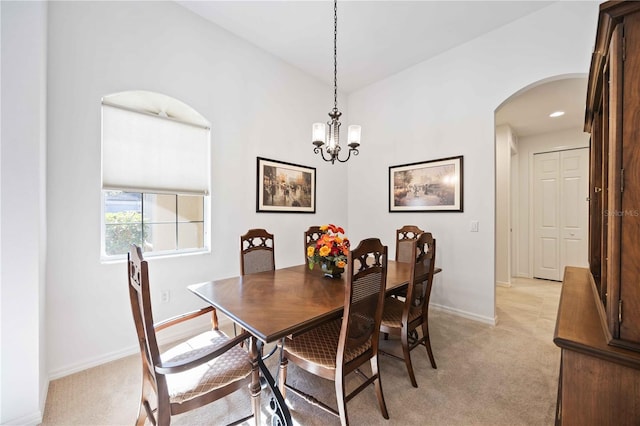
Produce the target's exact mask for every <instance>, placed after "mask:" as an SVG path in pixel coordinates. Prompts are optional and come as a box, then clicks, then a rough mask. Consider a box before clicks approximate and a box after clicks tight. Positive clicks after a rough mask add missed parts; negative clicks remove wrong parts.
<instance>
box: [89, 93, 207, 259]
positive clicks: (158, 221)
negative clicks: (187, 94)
mask: <svg viewBox="0 0 640 426" xmlns="http://www.w3.org/2000/svg"><path fill="white" fill-rule="evenodd" d="M209 158H210V126H209V123H208V122H207V120H206V119H205V118H204V117H202V115H200V114H199V113H198V112H197V111H195V110H194V109H193V108H191V107H189V106H188V105H186V104H184V103H182V102H180V101H178V100H176V99H174V98H171V97H169V96H166V95H163V94H160V93H154V92H146V91H128V92H121V93H116V94H112V95H108V96H105V97H103V98H102V195H103V196H102V200H103V203H102V206H103V215H102V256H103V258H113V257H114V256H115V257H120V256H122V255H124V254H126V253H127V251H128V250H129V245H130V244H137V245H139V246H140V247H142V249H143V250H144V251H145V252H146V253H150V254H154V253H157V254H171V253H183V252H188V251H204V250H206V249H207V246H208V238H207V224H208V221H207V220H206V218H207V216H208V214H207V210H208V201H209V200H208V199H209V197H208V195H209V185H210V175H211V174H210V160H209Z"/></svg>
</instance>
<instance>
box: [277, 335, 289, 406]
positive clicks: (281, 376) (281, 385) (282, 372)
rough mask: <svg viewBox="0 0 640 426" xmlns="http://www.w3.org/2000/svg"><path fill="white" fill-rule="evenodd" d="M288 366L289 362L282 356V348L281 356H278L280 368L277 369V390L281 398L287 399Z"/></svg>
mask: <svg viewBox="0 0 640 426" xmlns="http://www.w3.org/2000/svg"><path fill="white" fill-rule="evenodd" d="M283 344H284V343H283ZM288 365H289V360H288V359H287V358H286V357H285V355H284V348H283V349H282V354H281V355H280V367H279V368H278V389H280V393H281V394H282V398H283V399H284V398H286V397H287V387H286V386H285V385H286V384H287V366H288Z"/></svg>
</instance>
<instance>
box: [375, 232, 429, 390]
mask: <svg viewBox="0 0 640 426" xmlns="http://www.w3.org/2000/svg"><path fill="white" fill-rule="evenodd" d="M411 257H412V258H413V259H414V261H413V262H412V266H411V273H410V278H409V285H408V287H407V293H406V297H405V299H404V300H399V299H397V298H395V297H387V298H385V301H384V311H383V313H382V323H381V325H380V332H381V333H384V334H385V337H386V336H387V335H391V336H398V337H400V344H401V346H402V354H403V356H402V357H399V356H397V355H395V354H393V353H390V352H387V351H385V350H384V349H381V352H382V353H385V354H387V355H391V356H393V357H395V358H398V359H401V360H404V362H405V364H406V366H407V371H408V372H409V378H410V379H411V384H412V385H413V387H416V388H417V387H418V383H417V382H416V377H415V374H414V372H413V365H412V364H411V355H410V352H411V351H412V350H413V349H414V348H416V347H418V346H420V345H423V346H424V347H425V348H426V349H427V355H428V356H429V361H431V367H433V368H437V367H436V361H435V359H434V357H433V351H432V350H431V341H430V339H429V318H428V313H429V298H430V295H431V287H432V284H433V270H434V265H435V259H436V240H435V239H434V238H433V236H432V235H431V233H430V232H424V233H422V234H420V236H418V239H417V240H412V241H411ZM418 327H421V328H422V337H419V334H418V331H417V329H418ZM389 343H393V342H392V341H389ZM385 344H387V341H386V338H385Z"/></svg>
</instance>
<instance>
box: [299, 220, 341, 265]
mask: <svg viewBox="0 0 640 426" xmlns="http://www.w3.org/2000/svg"><path fill="white" fill-rule="evenodd" d="M320 231H322V235H321V236H320V238H318V241H317V242H316V244H315V245H310V246H309V247H307V259H308V260H309V262H308V263H309V269H313V266H314V265H315V264H316V263H319V264H321V265H323V266H324V268H323V269H326V271H327V272H329V273H332V271H334V270H335V269H336V268H337V269H338V271H339V272H342V271H344V268H345V267H346V266H347V255H348V254H349V247H350V243H349V239H348V238H346V237H345V236H344V229H342V228H341V227H339V226H335V225H333V224H329V225H323V226H321V227H320Z"/></svg>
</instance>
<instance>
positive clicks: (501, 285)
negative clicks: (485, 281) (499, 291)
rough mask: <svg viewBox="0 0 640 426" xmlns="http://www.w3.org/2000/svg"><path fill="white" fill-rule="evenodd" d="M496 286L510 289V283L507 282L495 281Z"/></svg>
mask: <svg viewBox="0 0 640 426" xmlns="http://www.w3.org/2000/svg"><path fill="white" fill-rule="evenodd" d="M496 285H497V286H500V287H511V283H510V282H507V281H496Z"/></svg>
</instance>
